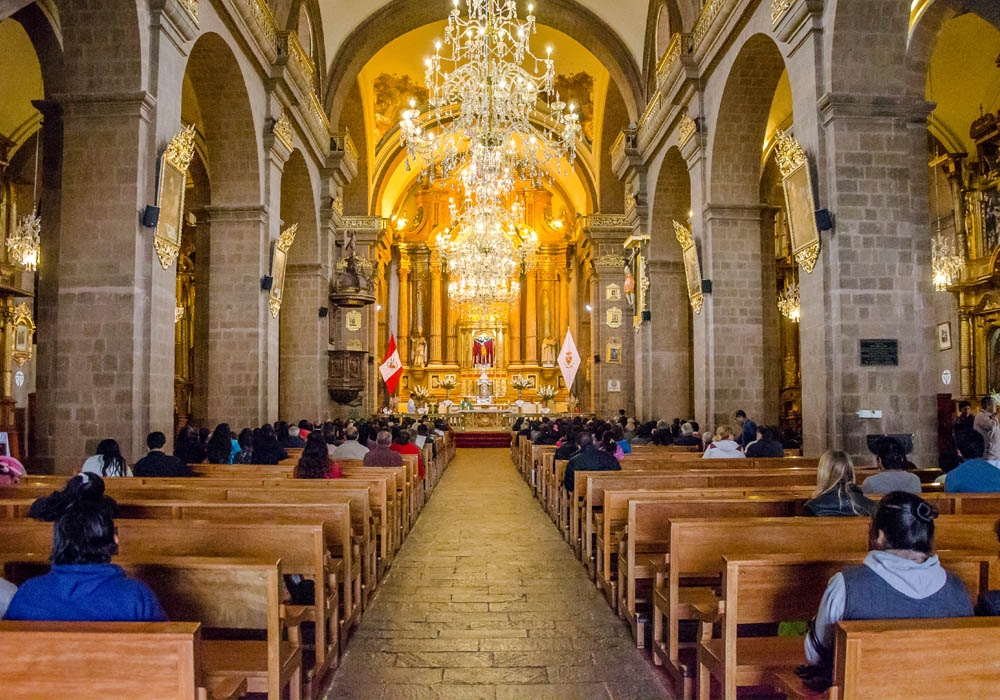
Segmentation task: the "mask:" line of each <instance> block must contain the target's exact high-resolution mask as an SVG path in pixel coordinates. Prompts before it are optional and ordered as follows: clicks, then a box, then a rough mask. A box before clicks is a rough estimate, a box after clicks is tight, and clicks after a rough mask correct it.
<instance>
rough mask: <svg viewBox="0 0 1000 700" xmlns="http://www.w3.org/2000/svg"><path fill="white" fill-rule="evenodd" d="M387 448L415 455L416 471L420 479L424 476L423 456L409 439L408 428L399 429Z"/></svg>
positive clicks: (402, 453)
mask: <svg viewBox="0 0 1000 700" xmlns="http://www.w3.org/2000/svg"><path fill="white" fill-rule="evenodd" d="M389 449H390V450H392V451H393V452H398V453H399V454H401V455H417V472H418V474H419V475H420V478H421V479H423V478H424V458H423V456H422V455H421V454H420V448H419V447H417V446H416V445H414V444H413V443H412V442H411V441H410V431H409V430H406V429H403V430H400V431H399V432H398V433H397V434H396V438H395V439H394V440H393V441H392V444H391V445H389Z"/></svg>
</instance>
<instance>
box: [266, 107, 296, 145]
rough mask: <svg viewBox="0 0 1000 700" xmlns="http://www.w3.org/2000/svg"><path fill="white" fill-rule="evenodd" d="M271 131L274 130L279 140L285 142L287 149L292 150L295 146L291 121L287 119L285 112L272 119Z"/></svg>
mask: <svg viewBox="0 0 1000 700" xmlns="http://www.w3.org/2000/svg"><path fill="white" fill-rule="evenodd" d="M271 131H273V132H274V135H275V136H276V137H277V139H278V140H279V141H281V142H282V143H283V144H285V146H286V147H287V148H288V150H292V148H293V147H294V146H295V141H294V140H293V138H292V122H291V120H289V118H288V114H287V113H286V112H282V113H281V116H280V117H278V118H277V119H276V120H275V121H274V126H272V127H271Z"/></svg>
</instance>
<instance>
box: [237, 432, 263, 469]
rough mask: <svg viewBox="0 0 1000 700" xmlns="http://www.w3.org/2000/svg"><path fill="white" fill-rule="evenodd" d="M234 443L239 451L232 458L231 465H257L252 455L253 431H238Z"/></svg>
mask: <svg viewBox="0 0 1000 700" xmlns="http://www.w3.org/2000/svg"><path fill="white" fill-rule="evenodd" d="M236 442H237V443H238V444H239V446H240V451H239V452H237V453H236V456H235V457H233V464H257V462H255V461H254V454H253V431H252V430H250V428H244V429H243V430H241V431H240V435H239V437H238V438H236Z"/></svg>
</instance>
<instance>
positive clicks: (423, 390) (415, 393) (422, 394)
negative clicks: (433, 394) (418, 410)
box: [410, 384, 430, 401]
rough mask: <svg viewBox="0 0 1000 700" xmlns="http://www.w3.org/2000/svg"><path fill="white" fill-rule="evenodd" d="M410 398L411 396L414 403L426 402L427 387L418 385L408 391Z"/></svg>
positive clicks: (428, 393) (428, 394)
mask: <svg viewBox="0 0 1000 700" xmlns="http://www.w3.org/2000/svg"><path fill="white" fill-rule="evenodd" d="M410 396H412V397H413V399H414V400H415V401H426V400H427V397H428V396H430V392H429V391H427V387H425V386H424V385H422V384H418V385H417V386H415V387H413V389H411V390H410Z"/></svg>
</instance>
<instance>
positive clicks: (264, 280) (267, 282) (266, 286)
mask: <svg viewBox="0 0 1000 700" xmlns="http://www.w3.org/2000/svg"><path fill="white" fill-rule="evenodd" d="M273 282H274V278H273V277H271V275H264V276H263V277H261V278H260V288H261V289H262V290H263V291H265V292H270V291H271V284H272V283H273Z"/></svg>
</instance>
